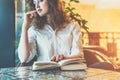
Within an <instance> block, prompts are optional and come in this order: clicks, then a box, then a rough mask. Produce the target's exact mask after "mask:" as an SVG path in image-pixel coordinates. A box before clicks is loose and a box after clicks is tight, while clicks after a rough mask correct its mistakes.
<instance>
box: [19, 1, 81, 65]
mask: <svg viewBox="0 0 120 80" xmlns="http://www.w3.org/2000/svg"><path fill="white" fill-rule="evenodd" d="M29 2H30V5H31V7H32V8H34V7H35V10H32V11H29V12H27V13H25V17H24V21H23V25H22V33H21V38H20V43H19V47H18V55H19V59H20V61H21V63H28V62H30V61H31V60H32V59H33V58H34V57H35V56H37V60H40V61H50V60H53V61H60V60H62V59H69V58H80V57H82V55H83V50H82V44H81V36H82V35H81V31H80V26H79V25H78V24H77V23H76V22H72V21H71V20H70V19H69V17H68V16H66V14H65V13H64V11H63V9H62V7H63V6H62V4H61V1H60V0H29Z"/></svg>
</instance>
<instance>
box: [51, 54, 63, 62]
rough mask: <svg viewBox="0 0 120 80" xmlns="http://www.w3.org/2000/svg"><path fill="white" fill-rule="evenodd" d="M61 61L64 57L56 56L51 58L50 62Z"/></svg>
mask: <svg viewBox="0 0 120 80" xmlns="http://www.w3.org/2000/svg"><path fill="white" fill-rule="evenodd" d="M63 59H64V55H56V56H52V58H51V60H52V61H56V62H58V61H61V60H63Z"/></svg>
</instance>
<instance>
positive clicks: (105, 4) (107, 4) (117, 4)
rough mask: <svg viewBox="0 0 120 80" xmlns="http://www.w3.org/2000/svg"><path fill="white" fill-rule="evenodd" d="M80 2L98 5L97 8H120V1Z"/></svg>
mask: <svg viewBox="0 0 120 80" xmlns="http://www.w3.org/2000/svg"><path fill="white" fill-rule="evenodd" d="M80 2H81V3H82V4H93V5H96V8H104V9H105V8H114V9H116V8H120V0H80Z"/></svg>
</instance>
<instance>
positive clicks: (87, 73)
mask: <svg viewBox="0 0 120 80" xmlns="http://www.w3.org/2000/svg"><path fill="white" fill-rule="evenodd" d="M31 68H32V67H30V66H28V67H13V68H12V67H11V68H0V80H118V79H119V78H120V73H119V72H114V71H109V70H102V69H95V68H88V69H86V70H78V71H61V70H44V71H32V70H31Z"/></svg>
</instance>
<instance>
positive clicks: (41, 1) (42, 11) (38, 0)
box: [33, 0, 48, 16]
mask: <svg viewBox="0 0 120 80" xmlns="http://www.w3.org/2000/svg"><path fill="white" fill-rule="evenodd" d="M33 3H34V4H35V9H36V11H37V13H38V15H40V16H44V15H46V14H47V13H48V1H47V0H33Z"/></svg>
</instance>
